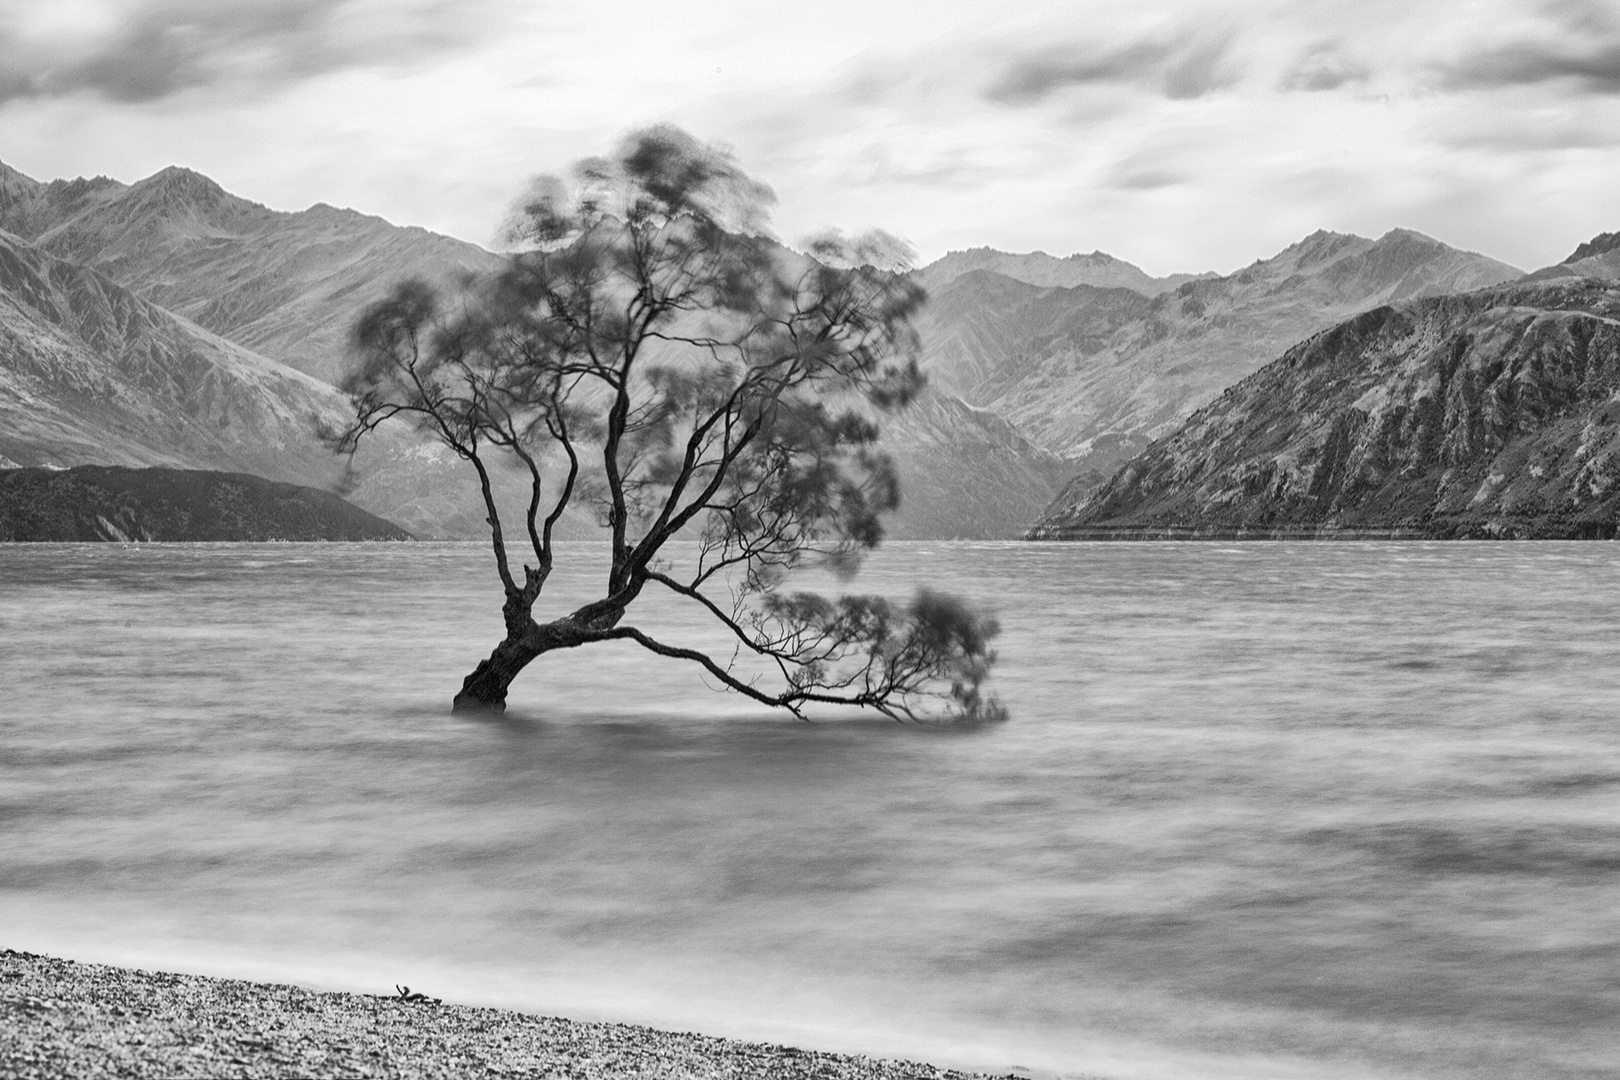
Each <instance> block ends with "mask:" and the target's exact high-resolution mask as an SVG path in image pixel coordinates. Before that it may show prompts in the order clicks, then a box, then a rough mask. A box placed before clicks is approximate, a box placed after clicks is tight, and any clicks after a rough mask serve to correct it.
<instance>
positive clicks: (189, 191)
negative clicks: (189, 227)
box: [135, 165, 225, 200]
mask: <svg viewBox="0 0 1620 1080" xmlns="http://www.w3.org/2000/svg"><path fill="white" fill-rule="evenodd" d="M135 188H136V189H137V190H153V191H162V192H164V193H165V194H171V193H172V194H184V195H186V196H189V197H192V198H203V199H209V200H215V199H219V198H221V197H223V196H224V195H225V189H224V188H222V187H220V186H219V185H218V184H216V183H214V181H212V180H210V179H209V178H208V177H206V176H204V175H203V174H202V173H200V172H194V171H193V170H191V169H188V168H186V167H185V166H183V165H170V166H168V167H167V168H164V169H159V170H158V171H157V172H155V173H153V174H152V175H151V176H148V177H147V178H146V179H145V180H141V181H139V182H137V183H136V184H135Z"/></svg>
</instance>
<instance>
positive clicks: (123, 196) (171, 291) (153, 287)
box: [0, 165, 500, 383]
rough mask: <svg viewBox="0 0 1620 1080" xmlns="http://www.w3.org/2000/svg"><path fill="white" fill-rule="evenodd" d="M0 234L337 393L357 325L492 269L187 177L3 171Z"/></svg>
mask: <svg viewBox="0 0 1620 1080" xmlns="http://www.w3.org/2000/svg"><path fill="white" fill-rule="evenodd" d="M0 228H4V229H7V230H9V231H11V232H14V233H16V234H17V235H19V236H21V237H23V238H24V239H26V240H28V241H30V242H31V243H33V244H34V245H35V246H37V247H39V248H41V249H43V250H45V251H47V252H49V253H51V254H53V255H56V256H58V257H60V258H63V259H66V260H68V261H70V262H74V263H77V264H80V265H83V266H88V267H91V268H94V269H96V270H98V271H100V272H101V273H102V274H105V275H106V276H107V277H109V278H111V279H112V280H113V281H116V282H117V283H118V284H120V285H123V286H124V287H125V288H127V289H129V290H131V291H132V292H135V293H137V294H139V295H140V296H142V297H144V298H145V299H147V300H150V301H152V302H153V303H156V304H158V305H161V306H162V307H165V308H167V309H168V310H170V311H172V312H174V313H175V314H178V315H182V316H184V317H185V318H187V319H189V320H191V321H192V322H194V323H196V324H197V325H198V326H201V327H202V328H204V329H205V330H209V331H212V332H213V333H216V334H218V335H220V336H221V337H225V338H228V339H230V340H231V341H233V342H235V343H236V344H237V345H240V346H242V347H243V348H246V349H249V350H252V351H253V352H256V353H259V354H260V355H262V356H266V357H269V358H271V359H273V360H277V361H280V362H281V363H284V364H287V365H288V366H290V367H294V368H297V369H298V370H300V371H303V372H305V373H307V374H310V375H313V376H315V377H316V378H319V379H321V380H323V381H325V382H329V383H337V382H339V381H341V378H342V372H343V370H344V364H345V363H346V347H347V340H348V334H349V330H350V327H351V326H352V324H353V322H354V318H355V315H356V313H357V312H358V311H360V309H361V308H363V307H364V306H365V305H366V304H368V303H370V302H371V301H373V300H376V299H378V298H380V297H382V296H383V295H384V294H385V293H387V291H388V290H389V289H390V288H391V287H392V286H393V284H394V283H395V282H397V281H399V280H401V279H403V278H408V277H413V276H414V277H424V278H427V279H428V280H432V281H437V282H440V283H446V284H448V283H452V282H454V281H456V280H458V279H459V278H460V276H461V275H463V274H465V273H468V272H471V271H480V270H488V269H490V268H492V267H494V266H496V265H498V264H499V261H500V260H499V257H498V256H495V255H493V254H491V253H490V252H487V251H485V250H483V249H482V248H479V247H475V246H474V245H472V244H467V243H463V242H462V241H459V240H454V239H451V238H450V237H447V236H440V235H438V234H436V233H431V232H428V231H427V230H425V229H418V228H402V227H399V226H396V225H392V224H390V223H388V222H386V221H384V220H383V219H382V218H378V217H370V216H367V215H365V214H360V213H356V212H355V211H353V210H339V209H336V208H334V207H331V206H326V205H324V204H319V205H316V206H313V207H310V208H309V209H308V210H304V211H301V212H299V213H285V212H282V211H277V210H270V209H268V208H266V207H264V206H261V205H259V204H258V203H254V202H249V201H248V200H246V199H241V198H238V197H236V196H234V195H231V194H230V193H228V192H226V191H225V190H224V189H223V188H221V187H220V186H219V185H218V184H216V183H215V182H214V181H212V180H210V179H208V178H207V177H205V176H202V175H201V174H199V173H195V172H192V171H190V170H188V169H181V168H172V167H171V168H167V169H164V170H162V171H161V172H159V173H156V174H154V175H152V176H149V177H147V178H146V179H144V180H141V181H139V182H137V183H134V184H129V185H125V184H121V183H118V182H117V181H114V180H109V179H107V178H105V177H98V178H96V179H93V180H84V179H79V180H54V181H52V182H50V183H49V184H41V183H39V182H38V181H35V180H32V179H30V178H29V177H26V176H23V175H22V174H21V173H18V172H16V171H15V170H13V169H10V168H7V167H5V166H3V165H0Z"/></svg>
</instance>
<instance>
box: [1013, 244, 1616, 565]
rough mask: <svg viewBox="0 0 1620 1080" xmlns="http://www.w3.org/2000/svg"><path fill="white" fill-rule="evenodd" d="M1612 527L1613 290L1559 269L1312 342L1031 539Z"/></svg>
mask: <svg viewBox="0 0 1620 1080" xmlns="http://www.w3.org/2000/svg"><path fill="white" fill-rule="evenodd" d="M1588 257H1590V256H1588ZM1617 519H1620V284H1617V283H1616V282H1614V281H1612V280H1605V279H1603V278H1597V277H1558V278H1553V279H1550V280H1539V281H1526V282H1520V283H1514V284H1512V285H1508V286H1504V287H1501V288H1496V289H1484V290H1479V291H1475V292H1470V293H1466V294H1463V295H1457V296H1446V297H1439V298H1432V299H1419V300H1407V301H1403V302H1400V303H1396V304H1394V305H1390V306H1384V307H1379V308H1376V309H1374V310H1372V311H1369V312H1366V313H1364V314H1361V315H1358V316H1356V317H1355V318H1353V319H1351V320H1349V321H1348V322H1345V323H1342V324H1340V325H1338V326H1336V327H1334V328H1333V329H1331V330H1329V331H1327V332H1325V333H1322V334H1320V335H1317V336H1316V337H1313V338H1311V339H1310V340H1308V341H1306V342H1303V343H1301V344H1300V345H1297V346H1295V347H1294V348H1292V349H1290V350H1288V352H1287V353H1286V354H1284V355H1283V356H1282V358H1281V359H1279V360H1277V361H1276V362H1274V363H1272V364H1270V365H1268V366H1267V367H1265V368H1263V369H1262V370H1260V371H1259V372H1257V373H1256V374H1254V375H1252V376H1251V377H1249V378H1248V379H1245V380H1244V381H1243V382H1241V383H1239V384H1238V385H1236V386H1234V387H1232V388H1231V389H1230V390H1228V391H1227V392H1226V393H1224V394H1223V395H1221V397H1220V398H1219V399H1218V400H1216V401H1215V402H1214V403H1213V404H1211V405H1209V406H1207V407H1206V408H1204V409H1202V410H1200V411H1199V412H1198V413H1196V414H1195V415H1194V416H1193V417H1192V419H1191V420H1189V421H1188V422H1187V424H1186V425H1185V426H1183V427H1182V428H1181V429H1180V430H1179V431H1177V432H1176V433H1174V434H1173V435H1172V436H1170V437H1169V438H1166V439H1164V440H1162V441H1160V442H1158V443H1156V444H1155V445H1154V446H1153V447H1151V448H1150V449H1149V450H1148V451H1147V452H1146V453H1144V454H1142V455H1141V456H1140V457H1138V458H1137V459H1136V460H1134V461H1132V462H1130V463H1129V464H1128V465H1126V466H1125V467H1124V468H1123V469H1121V470H1120V471H1119V473H1118V474H1117V475H1115V476H1114V477H1113V479H1112V480H1110V481H1109V482H1108V483H1107V484H1106V485H1105V486H1103V487H1102V488H1101V489H1100V490H1098V491H1096V492H1095V493H1093V494H1091V495H1090V496H1089V497H1085V498H1080V499H1078V500H1076V501H1075V502H1074V504H1073V505H1070V506H1067V507H1065V508H1063V509H1062V510H1061V511H1060V512H1058V513H1055V514H1054V515H1053V516H1052V517H1050V518H1048V519H1047V520H1046V521H1044V522H1043V523H1042V525H1041V526H1040V527H1039V528H1038V529H1037V530H1036V531H1035V533H1034V535H1037V536H1041V537H1071V538H1087V537H1096V536H1108V535H1120V534H1124V535H1137V536H1158V535H1177V534H1185V533H1187V532H1202V533H1204V534H1207V535H1244V534H1247V535H1283V536H1287V535H1299V534H1301V533H1306V534H1310V533H1316V532H1331V531H1335V530H1350V531H1357V530H1370V531H1372V532H1375V533H1378V532H1390V531H1397V532H1413V533H1417V534H1419V535H1424V536H1434V537H1438V538H1447V537H1469V536H1478V537H1487V536H1510V537H1547V538H1564V537H1613V536H1614V535H1615V530H1616V523H1617Z"/></svg>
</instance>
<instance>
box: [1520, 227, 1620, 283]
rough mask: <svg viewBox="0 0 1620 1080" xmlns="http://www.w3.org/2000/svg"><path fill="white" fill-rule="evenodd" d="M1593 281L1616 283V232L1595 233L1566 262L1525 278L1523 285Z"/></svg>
mask: <svg viewBox="0 0 1620 1080" xmlns="http://www.w3.org/2000/svg"><path fill="white" fill-rule="evenodd" d="M1567 277H1594V278H1602V279H1604V280H1607V281H1620V232H1612V233H1599V234H1598V235H1597V236H1595V237H1593V238H1592V239H1590V240H1588V241H1586V242H1585V243H1584V244H1581V245H1580V246H1579V247H1577V248H1576V249H1575V250H1574V252H1572V253H1571V254H1570V256H1569V258H1567V259H1565V260H1564V261H1563V262H1561V263H1558V264H1556V265H1554V266H1546V267H1543V268H1542V269H1540V270H1537V271H1535V272H1533V273H1530V274H1526V275H1525V277H1524V280H1526V281H1547V280H1550V279H1552V278H1567Z"/></svg>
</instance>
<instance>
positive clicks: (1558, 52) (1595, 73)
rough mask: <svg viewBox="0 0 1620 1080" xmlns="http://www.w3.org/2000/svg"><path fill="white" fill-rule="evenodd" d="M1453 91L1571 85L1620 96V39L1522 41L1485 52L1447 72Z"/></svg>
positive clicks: (1449, 67) (1456, 64)
mask: <svg viewBox="0 0 1620 1080" xmlns="http://www.w3.org/2000/svg"><path fill="white" fill-rule="evenodd" d="M1445 74H1446V82H1447V83H1448V84H1449V85H1451V86H1453V87H1490V86H1523V85H1528V84H1535V83H1546V82H1554V81H1560V82H1568V83H1571V84H1573V85H1574V86H1576V87H1579V88H1581V89H1585V90H1589V91H1591V92H1594V93H1599V94H1620V38H1616V39H1615V40H1612V41H1607V42H1598V43H1595V44H1582V45H1575V44H1542V43H1530V42H1521V43H1515V44H1512V45H1503V46H1500V47H1498V48H1493V49H1484V50H1480V51H1479V52H1475V53H1471V54H1470V55H1467V56H1464V57H1463V58H1461V59H1460V60H1458V61H1456V62H1455V63H1452V64H1449V65H1447V67H1446V72H1445Z"/></svg>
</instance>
